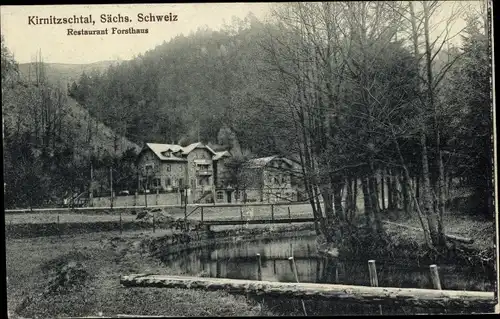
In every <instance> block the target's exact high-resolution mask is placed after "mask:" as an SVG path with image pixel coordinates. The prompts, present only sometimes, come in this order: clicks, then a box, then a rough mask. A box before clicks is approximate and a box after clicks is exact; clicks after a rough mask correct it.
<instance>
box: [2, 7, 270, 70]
mask: <svg viewBox="0 0 500 319" xmlns="http://www.w3.org/2000/svg"><path fill="white" fill-rule="evenodd" d="M270 5H271V4H270V3H227V4H226V3H191V4H127V5H125V4H123V5H64V6H62V5H59V6H48V5H44V6H1V7H0V11H1V31H2V34H3V35H4V38H5V43H6V45H7V47H8V48H9V50H10V51H11V52H12V53H13V54H14V58H15V59H16V60H17V62H19V63H26V62H34V56H36V53H37V51H38V50H41V53H42V57H43V61H44V62H47V63H75V64H80V63H82V64H84V63H85V64H86V63H93V62H97V61H105V60H129V59H132V58H133V57H134V56H137V55H139V54H140V53H144V52H146V51H148V50H150V49H153V48H154V47H155V46H157V45H159V44H161V43H163V41H167V42H168V40H169V39H171V38H173V37H175V36H177V35H178V34H181V33H182V34H184V35H188V34H189V33H190V32H191V31H196V30H197V29H198V28H199V27H203V26H205V25H206V26H208V27H209V28H211V29H219V28H221V27H222V26H223V25H224V23H227V24H231V21H232V18H233V17H238V18H241V19H243V18H245V16H247V14H248V13H249V12H252V13H253V14H254V15H255V16H256V17H257V18H259V19H263V18H265V17H266V15H267V14H268V13H269V11H270ZM139 13H143V14H145V15H148V14H149V13H152V14H153V15H165V14H167V15H168V14H170V13H172V15H173V16H174V15H177V21H173V22H156V23H146V22H139V21H138V17H137V15H138V14H139ZM89 14H91V15H92V20H94V21H95V24H88V25H87V24H73V25H69V24H66V25H64V24H56V25H49V24H39V25H33V24H31V25H30V24H29V21H30V20H29V17H30V16H31V17H33V16H38V17H40V18H50V16H54V17H60V18H63V17H73V15H76V16H78V17H79V16H81V15H83V16H88V15H89ZM102 14H112V15H118V14H120V15H122V16H128V17H129V18H130V19H132V22H129V23H101V21H100V16H101V15H102ZM31 21H33V22H35V19H33V18H32V20H31ZM112 27H117V28H118V29H128V28H129V27H133V28H135V29H145V28H147V29H148V34H127V35H123V34H122V35H116V34H115V35H111V34H108V35H68V34H67V33H68V32H67V29H68V28H72V29H74V30H81V29H82V28H83V29H95V30H97V29H105V28H108V33H110V32H111V28H112Z"/></svg>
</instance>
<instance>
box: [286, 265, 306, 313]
mask: <svg viewBox="0 0 500 319" xmlns="http://www.w3.org/2000/svg"><path fill="white" fill-rule="evenodd" d="M288 261H289V262H290V268H291V269H292V272H293V275H294V277H295V281H296V282H297V283H299V275H298V273H297V265H296V264H295V259H294V258H293V257H289V258H288ZM301 301H302V310H303V311H304V315H305V316H307V311H306V304H305V303H304V300H301Z"/></svg>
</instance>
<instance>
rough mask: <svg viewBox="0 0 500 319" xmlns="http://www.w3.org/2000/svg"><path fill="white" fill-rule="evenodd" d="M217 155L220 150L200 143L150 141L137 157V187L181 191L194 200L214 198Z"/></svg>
mask: <svg viewBox="0 0 500 319" xmlns="http://www.w3.org/2000/svg"><path fill="white" fill-rule="evenodd" d="M217 156H220V154H219V153H218V152H215V151H214V150H212V149H211V148H210V147H209V146H207V145H204V144H203V143H200V142H198V143H193V144H190V145H188V146H185V147H182V146H180V145H176V144H156V143H147V144H146V145H145V147H144V148H143V149H142V151H141V152H140V153H139V156H138V161H137V166H138V171H139V176H138V184H139V185H138V188H139V189H140V190H145V191H146V192H147V191H155V190H161V191H166V192H180V193H182V194H185V196H187V197H186V198H187V200H188V202H191V203H193V202H210V201H213V199H214V192H215V188H214V185H215V184H214V162H217V160H218V159H219V158H218V157H217Z"/></svg>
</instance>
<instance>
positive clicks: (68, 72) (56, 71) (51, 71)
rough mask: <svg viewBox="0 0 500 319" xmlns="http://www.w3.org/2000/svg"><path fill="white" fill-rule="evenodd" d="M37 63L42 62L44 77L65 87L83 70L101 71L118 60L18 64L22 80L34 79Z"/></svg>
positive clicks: (53, 83)
mask: <svg viewBox="0 0 500 319" xmlns="http://www.w3.org/2000/svg"><path fill="white" fill-rule="evenodd" d="M39 63H43V68H44V73H45V79H46V80H47V82H49V83H51V84H52V85H57V84H60V85H61V86H63V87H65V88H66V87H67V85H68V84H71V83H73V82H74V81H77V80H78V78H79V77H80V76H81V74H82V73H83V72H86V73H89V74H90V73H92V72H102V71H104V70H106V69H107V68H108V67H109V66H110V65H117V64H119V63H120V62H119V61H99V62H95V63H90V64H64V63H45V62H42V61H39V62H31V63H20V64H19V75H20V77H21V79H22V80H23V81H26V82H30V81H31V80H35V78H36V76H37V74H36V72H37V68H39Z"/></svg>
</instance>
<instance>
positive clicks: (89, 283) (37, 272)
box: [6, 225, 311, 318]
mask: <svg viewBox="0 0 500 319" xmlns="http://www.w3.org/2000/svg"><path fill="white" fill-rule="evenodd" d="M309 229H311V225H294V226H289V225H287V226H282V227H279V228H278V227H275V226H271V227H256V228H250V229H233V230H221V231H218V232H214V233H212V234H207V233H206V232H198V233H197V232H189V233H187V234H178V233H172V231H171V230H165V229H159V230H157V231H156V232H155V233H151V232H148V231H141V230H135V231H128V232H124V233H123V235H122V236H119V235H118V234H117V233H116V232H115V231H113V232H100V233H89V234H75V235H71V236H68V235H66V236H62V238H59V237H58V236H52V237H38V238H23V239H12V238H8V239H7V245H6V249H7V250H6V257H7V277H8V287H7V292H8V299H7V301H8V309H9V312H10V315H11V317H13V318H16V317H41V318H46V317H55V316H58V317H60V316H89V315H98V314H99V313H102V314H104V315H106V316H112V315H117V314H135V315H165V316H260V315H273V312H272V311H270V310H268V309H267V308H266V307H265V306H263V304H262V303H259V302H258V301H256V300H254V299H247V298H246V297H245V296H239V295H230V294H228V293H225V292H223V291H213V292H209V291H202V290H186V289H160V288H124V287H122V286H121V285H120V283H119V279H120V276H122V275H126V274H131V273H159V274H178V273H177V272H175V271H174V270H172V269H168V268H166V267H165V266H164V265H162V264H161V263H160V261H159V259H158V258H156V256H155V255H156V254H157V253H158V252H159V251H162V252H165V249H167V250H168V251H171V252H177V253H178V252H181V251H183V250H186V249H192V248H194V247H197V246H200V245H206V244H209V243H213V242H215V241H217V242H222V241H227V240H229V241H232V240H234V239H235V238H236V239H238V240H246V239H250V238H258V237H260V238H265V237H272V236H275V235H276V234H278V233H279V234H280V236H287V234H288V235H291V234H295V233H296V231H301V230H304V231H306V232H307V231H308V230H309Z"/></svg>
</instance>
